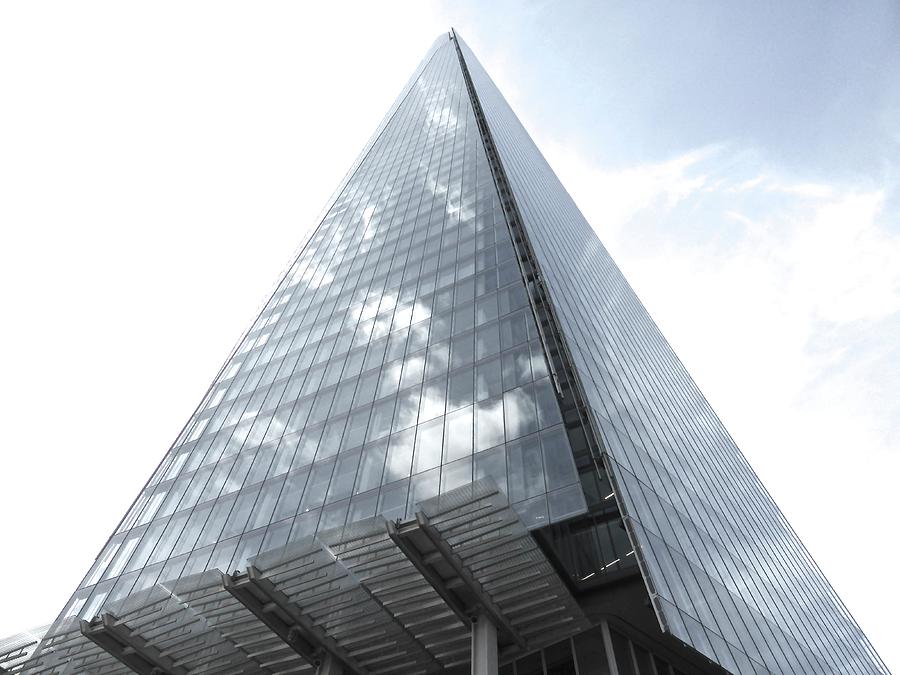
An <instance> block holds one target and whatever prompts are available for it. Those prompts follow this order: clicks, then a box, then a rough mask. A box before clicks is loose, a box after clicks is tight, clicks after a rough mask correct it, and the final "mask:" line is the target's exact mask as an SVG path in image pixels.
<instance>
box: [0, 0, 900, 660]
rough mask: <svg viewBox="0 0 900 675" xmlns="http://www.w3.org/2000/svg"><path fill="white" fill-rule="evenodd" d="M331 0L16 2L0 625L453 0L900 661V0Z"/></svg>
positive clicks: (180, 401) (2, 173) (118, 476)
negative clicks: (315, 0)
mask: <svg viewBox="0 0 900 675" xmlns="http://www.w3.org/2000/svg"><path fill="white" fill-rule="evenodd" d="M321 4H322V5H323V6H321V7H318V8H316V9H314V8H313V7H312V5H311V4H309V5H308V4H306V3H286V2H270V3H252V4H251V3H234V2H215V3H212V2H209V3H207V2H192V3H183V2H155V3H129V2H107V3H101V2H82V3H67V2H59V3H52V2H6V3H2V4H0V289H2V291H0V301H2V305H3V309H4V317H5V320H4V322H3V326H4V330H3V331H0V350H2V353H3V354H5V355H6V359H5V362H4V366H3V374H2V378H0V424H2V428H3V440H2V443H0V550H2V552H3V555H0V598H2V601H0V635H3V634H8V633H12V632H16V631H19V630H23V629H27V628H30V627H33V626H36V625H40V624H42V623H46V622H48V621H50V620H52V619H53V618H54V617H55V615H56V614H57V612H58V611H59V610H60V609H61V608H62V605H63V604H64V602H65V601H66V600H67V598H68V596H69V594H70V593H71V592H72V590H73V589H74V588H75V586H76V584H77V583H78V581H79V580H80V579H81V577H82V576H83V575H84V573H85V572H86V570H87V569H88V567H89V566H90V564H91V562H92V561H93V558H94V556H95V555H96V554H97V553H98V552H99V550H100V549H101V547H102V545H103V544H104V543H105V541H106V539H107V537H108V536H109V535H110V533H111V532H112V530H113V529H114V528H115V526H116V524H117V522H118V520H119V518H120V517H121V515H122V514H123V513H124V512H125V510H126V509H127V508H128V506H129V505H130V503H131V501H132V500H133V499H134V497H135V496H136V494H137V493H138V492H139V491H140V489H141V487H142V486H143V483H144V482H145V480H146V479H147V477H148V476H149V475H150V473H151V471H152V470H153V468H154V467H155V465H156V464H157V462H158V461H159V460H160V459H161V457H162V455H163V454H164V452H165V451H166V449H167V448H168V446H169V445H170V444H171V442H172V441H173V440H174V438H175V437H176V435H177V434H178V432H179V431H180V429H181V426H182V425H183V424H184V422H185V421H186V420H187V418H188V416H189V415H190V413H191V411H192V410H193V408H194V406H195V405H196V404H197V402H198V401H199V400H200V398H201V397H202V395H203V393H204V392H205V390H206V387H207V386H208V384H209V382H210V380H211V379H212V377H213V375H214V374H215V372H216V371H217V370H218V368H219V366H220V365H221V363H222V361H223V360H224V359H225V357H226V355H227V354H228V352H229V351H230V349H231V347H232V346H233V345H234V343H235V341H236V340H237V339H238V337H239V336H240V334H241V333H242V332H243V330H244V329H245V328H246V327H247V326H248V325H249V323H250V322H251V320H252V318H253V317H254V316H255V314H256V312H257V311H258V310H259V309H260V307H261V304H262V302H263V301H264V300H265V299H266V297H267V295H268V294H269V293H270V292H271V290H272V289H273V287H274V284H275V282H276V281H277V278H278V276H279V272H280V271H282V270H283V269H284V267H285V266H286V264H287V263H288V262H289V260H290V257H291V253H292V252H293V251H294V250H295V248H296V246H297V245H298V244H299V243H300V241H301V240H302V238H303V235H304V233H305V232H306V231H307V229H308V228H310V227H312V226H314V225H315V224H316V219H317V216H318V215H319V214H320V212H321V210H322V208H323V207H324V206H325V205H326V202H327V200H328V198H329V196H330V195H331V193H332V191H333V190H334V188H335V187H336V186H337V184H338V182H339V180H340V179H341V177H342V176H343V175H344V173H345V172H346V170H347V169H348V168H349V167H350V165H351V164H352V162H353V160H354V159H355V157H356V154H357V153H358V152H359V150H360V149H361V148H362V147H363V145H364V143H365V142H366V140H367V139H368V137H369V136H370V134H371V133H372V132H373V131H374V129H375V127H376V126H377V124H378V122H379V121H380V119H381V117H382V116H383V115H384V113H385V112H386V111H387V109H388V107H389V106H390V104H391V102H392V101H393V99H394V97H395V96H396V95H397V94H398V93H399V91H400V89H401V87H402V86H403V84H404V83H405V82H406V80H407V78H408V77H409V75H410V73H411V72H412V71H413V69H414V68H415V67H416V65H417V64H418V62H419V61H420V59H421V58H422V56H423V55H424V54H425V51H426V50H427V48H428V47H429V45H430V44H431V43H432V41H433V40H434V39H435V37H436V36H437V35H438V34H439V33H441V32H444V31H446V30H447V29H448V28H449V27H450V26H454V27H455V28H456V29H457V30H458V31H459V32H460V34H461V35H462V36H463V37H464V38H465V40H466V41H467V42H468V43H469V45H470V46H471V47H472V49H473V50H474V52H475V53H476V55H477V56H478V57H479V59H480V60H481V62H482V64H483V65H484V66H485V68H486V69H487V71H488V72H489V73H490V74H491V76H492V77H493V79H494V81H495V82H496V83H497V84H498V86H499V87H500V89H501V91H502V92H503V93H504V94H505V95H506V97H507V99H508V100H509V101H510V104H511V105H512V107H513V109H514V110H516V112H517V113H518V115H519V117H520V119H521V120H522V122H523V123H524V125H525V127H526V128H527V129H528V130H529V132H530V133H531V135H532V137H533V138H534V140H535V141H536V143H537V144H538V146H539V147H540V148H541V150H542V151H543V152H544V154H545V156H546V157H547V159H548V160H549V162H550V164H551V165H552V166H553V168H554V169H555V170H556V171H557V173H558V175H559V176H560V178H561V180H562V182H563V184H564V185H566V186H567V188H568V189H569V191H570V192H571V194H572V195H573V197H574V198H575V200H576V202H577V203H578V204H579V206H580V207H581V209H582V210H583V212H584V213H585V215H586V216H587V218H588V220H589V221H590V222H591V223H592V224H593V226H594V227H595V229H596V230H597V233H598V234H599V236H600V238H601V239H602V240H603V242H604V243H605V244H606V245H607V247H608V248H609V249H610V251H611V253H612V254H613V256H614V258H615V259H616V261H617V262H618V263H619V265H620V267H621V268H622V269H623V271H624V273H625V275H626V276H627V277H628V279H629V281H630V282H631V283H632V285H633V286H634V287H635V289H636V291H637V293H638V295H639V296H640V297H641V299H642V300H643V301H644V303H645V305H646V306H647V307H648V309H649V311H650V313H651V315H652V316H653V317H654V318H655V320H656V321H657V323H658V324H659V326H660V327H661V329H662V331H663V333H664V334H665V335H666V337H667V338H668V339H669V341H670V342H671V343H672V345H673V347H674V349H675V351H676V353H678V354H679V356H680V357H681V358H682V360H683V361H684V362H685V364H686V366H687V368H688V370H689V371H690V372H691V373H692V375H693V376H694V378H695V379H696V381H697V382H698V384H699V386H700V388H701V390H702V391H703V392H704V393H705V394H706V396H707V398H708V399H709V400H710V402H711V403H712V405H713V407H714V408H715V410H716V411H717V412H718V414H719V416H720V417H721V418H722V420H723V421H724V423H725V425H726V426H727V427H728V429H729V431H730V432H731V433H732V435H733V436H734V437H735V439H736V440H737V442H738V445H739V446H740V447H741V448H742V450H743V451H744V453H745V455H746V456H747V458H748V460H749V461H750V463H751V465H752V466H753V467H754V469H755V470H756V471H757V473H758V474H759V475H760V477H761V479H762V480H763V482H764V484H765V485H766V486H767V488H768V489H769V490H770V492H771V493H772V494H773V496H774V498H775V500H776V501H777V502H778V504H779V505H780V506H781V508H782V510H783V511H784V512H785V514H786V515H787V517H788V519H789V520H790V522H791V523H792V525H793V526H794V528H795V529H796V530H797V532H798V533H799V534H800V536H801V538H802V539H803V541H804V543H805V544H806V545H807V547H808V548H809V549H810V551H811V552H812V554H813V556H814V557H815V559H816V560H817V562H818V563H819V565H820V566H821V567H822V569H823V571H824V572H825V574H826V576H827V577H828V578H829V580H830V581H831V582H832V584H833V585H834V587H835V588H836V589H837V591H838V593H839V594H840V595H841V597H842V599H843V600H844V602H845V603H846V604H847V606H848V607H849V609H850V610H851V612H852V613H853V614H854V616H855V617H856V619H857V621H858V622H859V623H860V625H861V626H862V628H863V629H864V630H865V631H866V633H867V634H868V636H869V637H870V639H871V640H872V642H873V643H874V645H875V646H876V648H877V649H878V650H879V651H880V653H881V655H882V657H883V658H884V659H885V661H886V662H887V663H888V665H889V666H890V667H891V668H892V669H894V670H895V671H900V645H898V643H897V641H896V639H895V638H896V635H897V634H898V632H900V620H898V619H897V618H896V609H895V608H896V607H897V606H898V605H900V590H898V586H897V584H895V583H893V581H894V577H895V576H896V568H897V563H896V560H897V559H898V555H900V543H898V541H900V526H898V520H900V506H898V503H900V500H898V499H897V496H896V495H897V492H896V481H897V477H898V475H900V218H898V215H900V159H898V158H900V41H898V40H897V39H896V36H897V35H898V29H900V5H897V4H896V3H891V2H874V1H873V2H869V1H862V2H857V3H837V2H818V3H812V2H794V3H783V2H764V1H760V2H753V3H728V2H726V3H722V2H687V3H645V2H620V3H616V2H567V3H555V2H542V3H512V2H496V1H495V2H490V3H484V4H479V3H474V2H455V3H435V4H432V3H425V2H416V3H393V4H382V3H360V4H349V5H340V4H337V3H321Z"/></svg>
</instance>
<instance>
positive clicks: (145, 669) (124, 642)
mask: <svg viewBox="0 0 900 675" xmlns="http://www.w3.org/2000/svg"><path fill="white" fill-rule="evenodd" d="M80 627H81V634H82V635H84V637H86V638H87V639H88V640H90V641H91V642H93V643H94V644H96V645H97V646H99V647H100V648H102V649H103V650H104V651H106V652H107V653H108V654H109V655H110V656H112V657H114V658H115V659H116V660H118V661H120V662H121V663H122V664H124V665H125V666H127V667H128V668H130V669H131V670H133V671H134V672H135V673H138V674H139V675H188V671H187V669H186V668H183V667H181V666H178V665H176V663H175V661H174V660H172V659H171V658H170V657H168V656H165V655H163V654H162V653H161V652H160V651H159V650H158V649H157V648H156V647H154V646H152V645H151V644H149V643H148V642H147V641H146V640H145V639H144V638H142V637H141V636H140V635H138V634H137V633H136V632H135V631H133V630H132V629H131V628H129V627H128V626H126V625H125V624H124V623H122V622H121V621H119V620H118V618H116V616H115V615H113V614H110V613H104V614H101V615H100V616H99V617H97V618H95V619H93V620H91V621H86V620H84V619H82V621H81V622H80Z"/></svg>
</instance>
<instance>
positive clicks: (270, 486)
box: [63, 35, 585, 617]
mask: <svg viewBox="0 0 900 675" xmlns="http://www.w3.org/2000/svg"><path fill="white" fill-rule="evenodd" d="M548 375H549V373H548V366H547V361H546V359H545V355H544V353H543V351H542V347H541V343H540V342H539V339H538V333H537V330H536V326H535V318H534V316H533V313H532V311H531V309H530V307H529V304H528V298H527V295H526V291H525V286H524V284H523V279H522V275H521V272H520V270H519V266H518V263H517V261H516V259H515V254H514V249H513V246H512V242H511V240H510V235H509V231H508V227H507V225H506V223H505V221H504V220H503V212H502V210H501V208H500V205H499V201H498V197H497V193H496V189H495V187H494V183H493V179H492V177H491V172H490V169H489V166H488V164H487V159H486V156H485V151H484V148H483V145H482V142H481V139H480V136H479V133H478V130H477V127H476V124H475V120H474V116H473V112H472V106H471V104H470V101H469V98H468V94H467V92H466V88H465V85H464V81H463V78H462V72H461V68H460V64H459V60H458V58H457V55H456V51H455V48H454V46H453V43H452V42H451V41H450V39H449V37H448V36H447V35H444V36H442V37H441V38H439V40H438V41H437V42H436V43H435V46H434V47H433V48H432V50H431V51H430V52H429V54H428V55H427V57H426V59H425V61H424V62H423V65H422V66H420V68H419V70H418V71H417V75H416V76H415V77H414V78H413V80H412V82H411V83H410V85H409V86H408V87H407V88H406V90H405V91H404V92H403V93H402V94H401V96H400V98H399V99H398V101H397V103H396V104H395V105H394V107H393V108H392V110H391V112H389V114H388V117H387V118H386V120H385V122H383V123H382V126H381V127H380V129H379V131H378V132H377V134H376V137H375V138H374V140H373V141H372V142H371V143H370V145H369V146H368V147H367V149H366V150H365V151H364V153H363V155H362V157H361V158H360V160H359V161H358V162H357V163H356V165H355V168H354V169H353V170H352V171H351V173H350V175H349V176H348V178H347V179H346V180H345V182H344V184H343V186H342V188H341V189H340V190H339V192H338V194H337V196H336V198H335V200H334V202H333V203H332V204H331V206H330V208H328V210H327V211H326V213H325V215H324V218H323V219H322V221H321V223H320V224H319V225H318V227H317V228H315V230H314V233H313V234H312V235H311V236H310V237H309V238H308V240H307V242H306V244H305V245H304V247H303V248H302V249H301V251H300V253H299V255H298V256H297V258H296V260H295V261H294V262H293V264H292V265H291V267H290V269H289V270H288V272H287V274H286V275H285V276H284V278H283V279H282V280H281V282H280V283H279V284H278V286H277V288H276V290H275V292H274V294H273V295H272V297H271V298H270V299H269V301H268V302H267V303H266V305H265V307H264V308H263V310H262V312H261V313H260V314H259V316H258V318H257V319H256V321H255V322H254V323H253V325H252V327H251V328H250V330H249V331H248V332H247V333H246V335H245V336H244V337H243V339H242V340H241V342H240V343H239V345H238V347H237V348H236V350H235V352H234V354H233V355H232V356H231V357H230V358H229V360H228V361H227V363H226V364H225V366H224V367H223V368H222V370H221V372H220V373H219V375H218V376H217V378H216V379H215V381H214V382H213V384H212V386H211V387H210V389H209V392H208V394H207V395H206V397H205V399H204V400H203V402H202V403H201V405H200V406H199V407H198V409H197V411H196V412H195V414H194V415H193V416H192V417H191V419H190V421H189V422H188V424H187V425H186V427H185V429H184V431H183V432H182V434H181V435H180V436H179V438H178V439H177V441H176V442H175V444H174V445H173V447H172V448H171V449H170V450H169V452H168V454H167V455H166V458H165V460H164V461H163V462H162V463H161V464H160V466H159V468H158V470H157V471H156V473H155V474H154V475H153V477H152V478H151V479H150V481H149V482H148V483H147V485H146V487H145V488H144V490H142V492H141V494H140V495H139V497H138V498H137V500H136V501H135V503H134V504H133V506H132V507H131V509H130V511H129V512H128V514H127V515H126V517H125V518H124V520H123V521H122V522H121V524H120V526H119V528H118V530H117V531H116V532H115V534H114V535H113V536H112V538H111V539H110V540H109V542H108V544H107V545H106V547H105V548H104V549H103V551H102V552H101V554H100V555H99V557H98V558H97V560H96V563H95V564H94V566H93V567H92V569H91V570H90V571H89V572H88V574H87V575H86V577H85V578H84V581H83V582H82V583H81V585H80V587H79V589H78V590H77V591H76V593H75V595H74V596H73V597H72V599H71V601H70V602H69V603H68V605H67V606H66V608H65V610H64V612H63V617H65V616H72V615H79V616H81V617H91V616H94V615H96V614H97V613H98V612H99V611H100V610H101V609H102V607H103V606H104V605H105V604H106V603H109V602H111V601H114V600H119V599H121V598H123V597H125V596H127V595H129V594H131V593H135V592H137V591H139V590H141V589H144V588H147V587H149V586H151V585H153V584H154V583H156V582H158V581H166V580H174V579H177V578H179V577H181V576H186V575H189V574H194V573H197V572H200V571H202V570H206V569H212V568H219V569H221V570H235V569H239V568H242V567H244V566H245V564H246V561H247V559H248V558H250V557H252V556H254V555H256V554H257V553H259V552H260V551H264V550H270V549H273V548H276V547H279V546H282V545H284V544H286V543H287V542H290V541H294V540H297V539H300V538H302V537H305V536H309V535H312V534H314V533H315V532H316V531H317V530H320V529H326V528H332V527H338V526H341V525H344V524H345V523H346V522H351V521H355V520H359V519H363V518H367V517H370V516H372V515H375V514H383V515H385V516H387V517H389V518H394V519H402V518H406V517H409V516H411V515H412V514H413V512H414V509H415V505H416V503H417V502H418V501H420V500H422V499H427V498H429V497H432V496H434V495H436V494H438V493H440V492H445V491H447V490H451V489H453V488H455V487H458V486H460V485H463V484H465V483H469V482H471V481H472V480H473V479H479V478H484V477H490V478H492V479H493V480H494V481H495V482H496V483H497V484H498V485H499V486H500V487H501V488H502V489H503V490H504V491H505V492H506V493H507V495H508V496H509V498H510V501H511V502H512V503H513V504H514V505H515V507H516V509H517V511H518V512H519V513H520V514H521V516H522V518H523V519H524V520H525V521H526V523H527V524H528V526H529V527H540V526H542V525H546V524H548V523H550V522H555V521H559V520H563V519H565V518H567V517H570V516H572V515H573V514H576V513H580V512H583V511H584V510H585V500H584V496H583V494H582V491H581V487H580V484H579V480H578V475H577V472H576V470H575V465H574V462H573V459H572V453H571V450H570V448H569V445H568V440H567V436H566V433H565V430H564V428H563V425H562V418H561V415H560V409H559V407H558V404H557V400H556V397H555V393H554V389H553V385H552V383H551V381H550V378H549V376H548Z"/></svg>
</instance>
